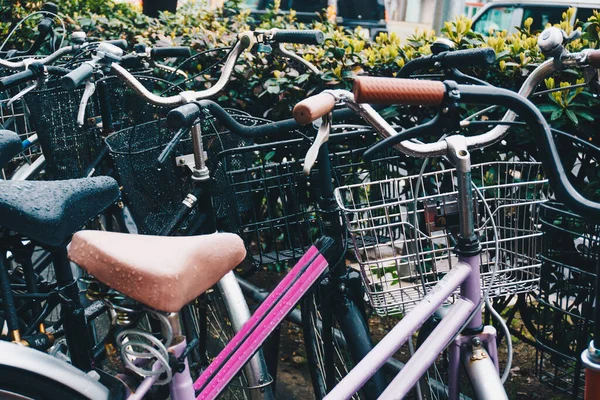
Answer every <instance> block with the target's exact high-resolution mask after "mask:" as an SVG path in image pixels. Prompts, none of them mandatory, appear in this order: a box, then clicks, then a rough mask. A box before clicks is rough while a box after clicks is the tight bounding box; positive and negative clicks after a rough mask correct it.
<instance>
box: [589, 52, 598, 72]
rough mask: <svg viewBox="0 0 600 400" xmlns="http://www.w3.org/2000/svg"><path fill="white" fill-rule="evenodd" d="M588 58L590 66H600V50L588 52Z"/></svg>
mask: <svg viewBox="0 0 600 400" xmlns="http://www.w3.org/2000/svg"><path fill="white" fill-rule="evenodd" d="M587 60H588V63H589V64H590V67H593V68H600V50H591V51H589V52H588V54H587Z"/></svg>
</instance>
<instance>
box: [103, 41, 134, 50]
mask: <svg viewBox="0 0 600 400" xmlns="http://www.w3.org/2000/svg"><path fill="white" fill-rule="evenodd" d="M106 43H110V44H112V45H114V46H117V47H118V48H120V49H121V50H127V47H129V43H127V40H125V39H114V40H107V41H106Z"/></svg>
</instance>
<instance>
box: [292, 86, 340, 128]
mask: <svg viewBox="0 0 600 400" xmlns="http://www.w3.org/2000/svg"><path fill="white" fill-rule="evenodd" d="M334 106H335V98H334V97H333V95H331V94H329V93H319V94H317V95H314V96H311V97H309V98H307V99H304V100H302V101H301V102H300V103H298V104H296V105H295V106H294V111H293V114H294V119H295V120H296V122H298V123H299V124H300V125H308V124H310V123H311V122H313V121H315V120H317V119H319V118H321V117H322V116H323V115H325V114H327V113H328V112H330V111H331V110H333V107H334Z"/></svg>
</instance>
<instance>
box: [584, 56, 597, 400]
mask: <svg viewBox="0 0 600 400" xmlns="http://www.w3.org/2000/svg"><path fill="white" fill-rule="evenodd" d="M590 65H592V64H591V63H590ZM584 398H585V399H586V400H587V399H591V400H594V399H595V400H598V399H599V398H600V371H594V370H593V369H591V368H586V369H585V394H584Z"/></svg>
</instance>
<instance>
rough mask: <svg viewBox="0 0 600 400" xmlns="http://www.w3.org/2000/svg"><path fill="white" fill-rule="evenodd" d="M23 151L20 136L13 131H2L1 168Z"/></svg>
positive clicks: (0, 135) (0, 136) (0, 132)
mask: <svg viewBox="0 0 600 400" xmlns="http://www.w3.org/2000/svg"><path fill="white" fill-rule="evenodd" d="M21 150H23V145H22V144H21V139H20V138H19V135H17V134H16V133H14V132H13V131H8V130H6V129H0V168H2V167H4V165H5V164H6V163H7V162H9V161H10V160H12V159H13V157H14V156H16V155H17V154H19V153H20V152H21Z"/></svg>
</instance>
